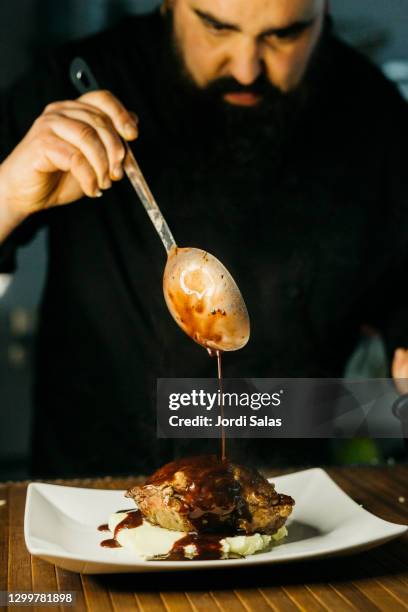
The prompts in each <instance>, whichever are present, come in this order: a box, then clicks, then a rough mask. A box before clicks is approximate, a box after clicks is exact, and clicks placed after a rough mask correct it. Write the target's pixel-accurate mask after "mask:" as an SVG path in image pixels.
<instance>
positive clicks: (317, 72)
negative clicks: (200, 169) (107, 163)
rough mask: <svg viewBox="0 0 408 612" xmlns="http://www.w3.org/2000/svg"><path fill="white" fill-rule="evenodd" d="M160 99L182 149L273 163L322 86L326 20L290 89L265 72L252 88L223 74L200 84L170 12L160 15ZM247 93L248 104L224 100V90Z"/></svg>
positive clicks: (216, 160)
mask: <svg viewBox="0 0 408 612" xmlns="http://www.w3.org/2000/svg"><path fill="white" fill-rule="evenodd" d="M163 19H164V26H165V27H164V37H163V45H162V56H161V57H162V61H161V97H162V100H163V99H164V100H165V103H166V104H165V108H166V111H165V112H166V115H167V116H168V118H169V119H170V121H171V123H172V128H173V129H174V131H175V132H176V133H177V139H178V141H179V142H180V143H181V142H183V145H184V147H185V148H188V149H190V150H191V151H192V152H193V154H194V151H197V149H198V150H199V152H200V154H201V155H202V156H205V157H206V158H207V159H208V156H210V157H211V160H212V162H213V165H214V166H217V165H219V164H224V165H225V164H229V163H230V164H238V165H244V166H248V165H253V164H257V165H259V164H260V163H261V162H262V161H263V160H265V161H267V163H268V166H269V167H271V165H273V164H274V161H275V164H274V165H277V164H279V161H280V160H281V159H282V156H283V152H284V150H285V149H286V148H287V147H288V146H289V144H290V142H291V139H292V136H293V134H295V133H296V132H297V129H298V127H299V125H300V124H301V122H302V119H303V117H304V115H305V112H306V110H307V108H308V107H309V105H310V103H311V102H312V101H313V99H314V97H315V94H316V93H318V92H319V91H320V89H321V86H322V81H323V80H324V78H325V75H326V73H327V65H328V62H329V53H328V52H327V48H328V39H329V37H330V33H331V22H330V19H329V18H327V19H326V23H325V26H324V29H323V32H322V35H321V37H320V41H319V42H318V44H317V46H316V48H315V50H314V52H313V54H312V57H311V59H310V61H309V64H308V68H307V70H306V73H305V75H304V77H303V79H302V81H301V83H300V84H299V85H298V86H297V87H296V88H295V89H293V90H292V91H290V92H288V93H284V92H282V91H281V90H280V89H279V88H278V87H276V86H275V85H273V84H272V83H271V82H270V81H269V80H268V78H267V76H266V74H265V72H264V71H263V72H262V73H261V74H260V75H259V77H258V78H257V79H256V81H254V83H252V84H251V85H250V86H243V85H241V84H240V83H239V82H238V81H236V80H235V79H234V78H233V77H223V78H219V79H216V80H214V81H212V82H211V83H209V85H207V86H206V87H199V86H198V85H197V84H196V83H195V81H194V79H193V77H192V75H191V74H190V72H189V71H188V69H187V67H186V63H185V61H184V58H183V53H182V50H181V48H180V45H179V43H178V41H177V38H176V35H175V31H174V23H173V14H172V11H171V10H169V11H167V13H166V14H165V16H164V17H163ZM241 92H245V93H247V92H250V93H254V94H257V95H259V96H260V101H259V102H258V103H257V104H256V105H254V106H250V107H245V106H238V105H233V104H230V103H228V102H226V101H225V99H224V96H225V94H227V93H241Z"/></svg>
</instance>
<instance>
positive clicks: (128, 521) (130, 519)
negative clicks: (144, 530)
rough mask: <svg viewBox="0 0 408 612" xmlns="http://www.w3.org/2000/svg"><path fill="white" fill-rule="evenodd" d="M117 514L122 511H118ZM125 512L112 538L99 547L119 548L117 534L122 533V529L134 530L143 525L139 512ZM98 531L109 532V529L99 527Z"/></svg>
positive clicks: (102, 526)
mask: <svg viewBox="0 0 408 612" xmlns="http://www.w3.org/2000/svg"><path fill="white" fill-rule="evenodd" d="M118 512H124V511H123V510H118ZM118 512H116V514H118ZM125 512H127V514H126V516H125V517H124V518H123V519H122V520H121V521H120V523H118V524H117V525H116V527H115V531H114V533H113V538H109V539H108V540H103V541H102V542H101V546H103V547H105V548H120V547H121V544H119V542H118V540H117V536H118V533H119V532H120V531H122V529H135V527H140V525H141V524H142V523H143V515H142V513H141V512H140V510H129V511H125ZM98 531H109V527H108V525H99V527H98Z"/></svg>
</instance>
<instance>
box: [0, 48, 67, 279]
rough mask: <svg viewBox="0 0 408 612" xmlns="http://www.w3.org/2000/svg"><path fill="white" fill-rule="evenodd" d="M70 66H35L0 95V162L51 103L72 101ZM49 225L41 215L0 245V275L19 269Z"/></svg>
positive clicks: (54, 61) (49, 61)
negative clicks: (27, 247) (28, 246)
mask: <svg viewBox="0 0 408 612" xmlns="http://www.w3.org/2000/svg"><path fill="white" fill-rule="evenodd" d="M73 93H75V92H73V88H72V86H71V85H70V83H69V79H68V69H67V65H66V64H65V63H64V61H62V59H61V57H60V56H58V55H54V56H49V57H48V58H44V59H43V60H42V61H39V62H38V63H37V64H35V65H33V66H32V67H31V69H30V70H29V71H28V72H27V73H26V75H25V76H23V77H22V78H21V79H19V80H18V81H17V82H16V83H15V84H14V85H13V86H12V87H11V88H10V89H9V90H6V91H3V92H1V93H0V162H3V161H4V159H5V158H6V157H7V156H8V155H9V154H10V153H11V152H12V150H13V149H14V148H15V147H16V145H17V144H18V143H19V142H20V140H21V139H22V138H23V137H24V135H25V134H26V133H27V131H28V130H29V129H30V127H31V125H32V124H33V122H34V121H35V119H36V118H37V117H38V116H39V115H40V114H41V113H42V111H43V110H44V107H45V106H46V105H47V104H49V103H50V102H53V101H56V100H63V99H66V98H67V97H68V96H71V97H73ZM46 222H47V214H46V213H38V214H36V215H33V216H32V217H30V218H29V219H27V220H26V221H25V222H24V223H22V224H21V226H19V227H18V228H16V230H15V231H14V232H12V234H10V236H8V238H7V239H6V240H5V241H4V242H3V244H1V245H0V273H1V272H3V273H11V272H13V271H14V270H15V268H16V251H17V248H18V247H19V246H20V245H22V244H25V243H27V242H29V241H30V240H31V239H32V238H33V236H34V235H35V233H36V231H37V230H38V229H39V228H40V227H42V226H44V224H46Z"/></svg>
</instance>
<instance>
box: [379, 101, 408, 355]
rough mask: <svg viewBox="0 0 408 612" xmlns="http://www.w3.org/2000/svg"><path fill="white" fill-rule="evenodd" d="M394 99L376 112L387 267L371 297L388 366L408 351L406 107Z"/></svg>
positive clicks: (407, 151)
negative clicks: (399, 352) (381, 129)
mask: <svg viewBox="0 0 408 612" xmlns="http://www.w3.org/2000/svg"><path fill="white" fill-rule="evenodd" d="M393 100H394V102H393V104H392V105H391V106H390V107H389V108H387V107H383V108H382V109H379V111H380V112H381V110H382V111H383V115H382V116H380V117H379V121H382V123H383V126H384V147H385V151H384V153H385V159H386V169H385V173H384V174H385V177H384V195H385V201H384V203H383V205H384V206H386V210H387V217H386V218H387V222H386V223H385V224H384V226H383V227H382V228H381V232H382V234H383V241H382V245H383V249H384V260H385V261H386V262H387V265H386V269H385V271H384V272H383V274H382V275H381V277H379V279H378V284H377V287H376V288H375V290H374V292H373V295H372V297H371V300H372V304H371V305H372V306H373V305H374V304H375V303H377V307H376V310H377V326H378V327H379V329H380V331H381V333H382V335H383V338H384V341H385V345H386V350H387V356H388V360H389V365H390V366H391V363H392V359H393V355H394V351H395V349H397V348H399V347H406V348H408V104H407V103H406V102H405V101H404V100H402V98H400V97H399V96H398V98H397V96H396V95H395V94H394V96H393Z"/></svg>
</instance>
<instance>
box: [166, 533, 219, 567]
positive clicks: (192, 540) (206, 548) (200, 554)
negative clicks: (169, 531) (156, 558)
mask: <svg viewBox="0 0 408 612" xmlns="http://www.w3.org/2000/svg"><path fill="white" fill-rule="evenodd" d="M222 538H223V536H222V535H220V534H218V535H216V534H211V533H205V534H204V533H202V534H199V533H187V534H186V535H185V536H184V537H183V538H180V539H179V540H177V542H175V543H174V544H173V548H172V549H171V550H170V552H169V553H168V555H166V556H165V557H164V559H163V560H164V561H187V560H189V559H190V557H187V558H186V554H185V550H184V547H185V546H189V545H193V546H194V547H195V549H196V553H197V554H195V555H194V556H193V557H192V559H193V560H194V561H210V560H213V559H222V546H221V540H222Z"/></svg>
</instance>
